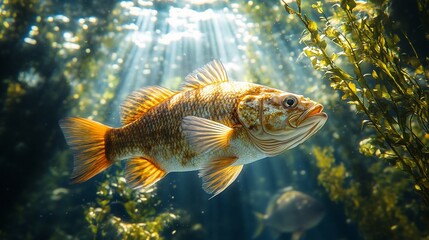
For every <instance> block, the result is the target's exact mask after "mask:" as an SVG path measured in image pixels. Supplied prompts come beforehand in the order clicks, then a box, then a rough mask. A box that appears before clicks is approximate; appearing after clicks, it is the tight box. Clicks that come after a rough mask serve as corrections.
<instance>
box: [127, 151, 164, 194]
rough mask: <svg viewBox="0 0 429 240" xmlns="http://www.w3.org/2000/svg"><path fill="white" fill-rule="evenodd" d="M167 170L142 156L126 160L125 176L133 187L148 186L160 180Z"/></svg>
mask: <svg viewBox="0 0 429 240" xmlns="http://www.w3.org/2000/svg"><path fill="white" fill-rule="evenodd" d="M165 175H167V172H166V171H164V170H163V169H161V168H160V167H159V166H157V165H156V164H155V163H154V162H153V161H150V160H149V159H146V158H144V157H136V158H132V159H131V160H129V161H128V163H127V167H126V173H125V178H126V179H127V182H128V183H129V184H130V185H131V186H132V187H133V188H141V187H149V186H151V185H153V184H155V183H156V182H158V181H159V180H161V179H162V178H163V177H164V176H165Z"/></svg>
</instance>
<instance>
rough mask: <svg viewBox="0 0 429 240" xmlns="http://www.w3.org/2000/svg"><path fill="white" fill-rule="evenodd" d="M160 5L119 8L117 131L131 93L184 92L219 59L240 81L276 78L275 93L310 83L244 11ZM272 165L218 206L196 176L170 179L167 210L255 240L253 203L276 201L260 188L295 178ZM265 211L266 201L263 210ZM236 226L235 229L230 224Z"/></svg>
mask: <svg viewBox="0 0 429 240" xmlns="http://www.w3.org/2000/svg"><path fill="white" fill-rule="evenodd" d="M157 4H158V5H157V6H154V5H153V3H152V2H146V1H135V2H131V1H127V2H125V1H124V2H121V3H120V5H119V7H120V8H121V10H122V11H123V14H124V15H125V17H127V18H128V19H129V21H128V22H125V23H123V24H121V25H120V26H119V27H118V29H119V30H120V33H119V34H121V37H120V38H119V39H120V40H119V41H118V42H117V43H116V44H117V45H116V52H115V54H114V56H112V61H113V62H114V63H115V64H114V66H116V67H118V68H119V69H120V72H121V77H120V83H119V85H118V87H117V88H116V93H115V96H114V99H113V102H112V103H111V104H110V106H111V114H112V115H111V116H110V119H114V122H113V124H116V126H118V125H119V112H120V111H119V106H120V104H121V102H122V101H124V99H125V98H126V96H127V95H129V94H130V93H131V92H133V91H134V90H137V89H139V88H141V87H145V86H151V85H160V86H164V87H168V88H171V89H175V90H177V89H179V87H180V84H181V83H182V82H183V81H184V78H185V76H186V75H187V74H188V73H190V72H191V71H193V70H194V69H196V68H198V67H201V66H202V65H204V64H205V63H207V62H209V61H211V60H212V59H220V60H221V61H222V62H223V63H224V66H225V68H226V70H227V73H228V75H229V77H230V78H231V79H234V80H238V81H255V79H256V81H257V80H258V79H260V78H262V77H265V78H268V79H273V82H272V83H273V84H274V86H273V87H278V88H281V89H284V90H287V91H291V92H295V90H298V89H299V88H304V86H305V85H306V84H305V80H304V79H300V81H299V82H298V84H293V85H290V86H297V87H296V88H295V89H290V88H289V89H286V87H290V86H286V85H287V84H286V82H287V79H291V78H294V77H296V76H299V77H302V76H303V75H305V73H304V71H305V70H303V69H302V68H301V67H299V66H298V65H297V64H295V63H294V61H295V59H296V57H297V56H294V54H293V52H294V51H292V50H291V49H288V47H287V46H286V45H285V44H284V43H283V42H284V41H283V40H284V39H280V37H279V36H277V37H278V38H279V39H278V42H279V45H278V46H277V47H276V50H275V51H276V52H275V51H274V50H273V49H272V46H267V44H264V42H263V40H261V38H260V36H255V35H253V34H252V33H251V32H252V31H251V30H252V28H256V27H258V26H257V23H254V22H252V21H251V20H250V19H249V17H248V16H246V14H244V13H241V12H240V10H239V5H238V4H224V5H223V6H221V5H220V4H216V6H215V7H211V6H209V5H208V4H206V5H204V6H200V5H198V6H196V5H192V4H183V5H182V6H180V7H179V6H178V5H174V6H173V5H172V4H166V3H165V4H161V3H157ZM276 54H277V58H275V57H274V55H276ZM278 55H280V58H279V57H278ZM252 56H256V57H257V58H258V59H259V60H258V61H257V60H256V59H254V58H253V57H252ZM286 62H290V64H287V63H286ZM285 64H286V66H285ZM255 69H257V70H258V71H253V77H255V79H246V77H245V76H247V75H248V73H249V71H252V70H255ZM260 69H262V71H259V70H260ZM255 72H256V73H255ZM258 74H264V76H261V75H258ZM264 161H266V160H264ZM269 161H270V162H265V164H262V163H255V164H259V167H258V168H255V167H248V166H245V168H244V170H243V172H242V174H241V176H239V178H238V182H236V183H233V184H232V185H231V186H230V187H229V188H228V189H227V190H226V191H225V192H224V193H222V194H221V196H217V197H216V198H214V199H212V200H210V201H208V198H209V197H210V196H209V195H207V194H205V193H204V192H203V190H202V189H201V180H200V179H198V177H197V173H196V172H191V173H174V174H169V175H168V176H167V177H166V178H165V179H164V180H163V181H161V182H159V183H158V186H159V192H160V193H159V194H160V196H161V197H162V198H163V201H164V202H165V205H164V206H165V207H167V206H169V205H170V204H171V205H173V206H175V207H177V208H185V210H190V211H194V214H195V212H198V211H200V212H201V214H200V215H199V216H198V217H197V219H196V220H197V221H200V222H201V223H203V227H204V228H205V229H206V232H207V233H209V234H210V236H209V238H210V239H221V238H223V239H226V238H225V237H226V236H224V233H225V232H224V231H227V232H228V231H233V232H234V236H235V237H249V236H251V234H252V232H253V229H252V228H251V226H254V225H252V224H254V222H255V221H254V216H253V211H254V209H252V208H251V207H252V206H253V205H254V204H253V202H255V201H258V200H260V199H263V200H267V199H268V197H269V195H268V192H267V191H266V190H267V189H264V190H265V192H263V191H261V190H260V189H259V190H258V189H257V186H255V183H258V181H260V179H262V180H263V182H265V183H266V184H265V185H263V186H268V187H269V188H271V190H272V189H274V188H275V187H278V185H279V184H277V183H278V181H282V179H283V177H284V175H285V174H291V172H290V169H285V168H284V166H282V165H281V161H278V162H277V163H276V162H274V161H273V160H272V159H271V160H269ZM288 171H289V172H288ZM285 184H287V183H285ZM256 191H260V192H262V193H261V194H263V195H264V194H265V195H264V196H265V197H261V198H258V197H254V196H255V195H256V196H257V195H258V193H255V192H256ZM253 198H254V199H253ZM255 199H256V200H255ZM252 204H253V205H252ZM265 204H266V202H265V201H262V203H258V205H261V206H262V205H265ZM211 221H216V222H211ZM230 222H234V223H235V225H229V224H231V223H230ZM225 227H226V228H227V229H228V230H225ZM228 234H230V233H228ZM234 236H229V237H231V238H233V237H234Z"/></svg>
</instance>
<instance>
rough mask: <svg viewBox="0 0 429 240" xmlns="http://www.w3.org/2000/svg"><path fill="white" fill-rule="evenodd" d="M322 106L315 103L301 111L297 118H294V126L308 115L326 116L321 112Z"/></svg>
mask: <svg viewBox="0 0 429 240" xmlns="http://www.w3.org/2000/svg"><path fill="white" fill-rule="evenodd" d="M322 111H323V106H322V104H315V105H314V106H312V107H310V108H308V109H307V110H306V111H305V112H303V113H302V114H301V115H300V116H299V117H298V119H297V120H296V126H299V125H301V123H302V122H304V121H305V120H306V119H308V118H310V117H328V115H326V113H324V112H322Z"/></svg>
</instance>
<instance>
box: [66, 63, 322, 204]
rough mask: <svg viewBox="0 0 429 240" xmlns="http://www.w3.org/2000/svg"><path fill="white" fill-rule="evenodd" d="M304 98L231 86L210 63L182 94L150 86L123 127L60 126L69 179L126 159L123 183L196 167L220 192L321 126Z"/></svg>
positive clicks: (317, 111) (318, 111)
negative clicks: (70, 157) (68, 153)
mask: <svg viewBox="0 0 429 240" xmlns="http://www.w3.org/2000/svg"><path fill="white" fill-rule="evenodd" d="M322 110H323V106H322V105H321V104H319V103H316V102H313V101H311V100H309V99H308V98H304V97H303V96H300V95H296V94H293V93H288V92H283V91H280V90H277V89H274V88H269V87H265V86H261V85H257V84H253V83H248V82H234V81H229V80H228V77H227V74H226V72H225V69H224V67H223V65H222V63H221V62H219V61H217V60H214V61H212V62H210V63H208V64H207V65H205V66H204V67H202V68H200V69H197V70H195V71H194V72H192V73H191V74H189V75H188V76H187V77H186V82H185V83H184V86H183V87H182V89H181V90H180V91H171V90H168V89H166V88H163V87H148V88H144V89H141V90H137V91H136V92H134V93H132V94H131V95H130V96H129V97H128V99H127V100H126V101H125V102H124V104H123V105H122V123H123V124H124V126H123V127H120V128H111V127H108V126H105V125H103V124H101V123H98V122H95V121H91V120H88V119H83V118H66V119H64V120H61V121H60V126H61V128H62V130H63V132H64V135H65V138H66V140H67V143H68V145H69V146H70V147H71V149H72V151H73V153H74V158H75V161H74V170H73V174H72V181H73V182H75V183H79V182H84V181H86V180H88V179H90V178H92V177H93V176H95V175H96V174H98V173H99V172H101V171H103V170H105V169H106V168H108V167H109V166H110V165H112V164H113V163H114V162H116V161H119V160H122V159H130V160H129V161H128V162H127V166H126V179H127V181H128V182H129V183H130V184H131V185H132V186H133V187H147V186H149V185H152V184H154V183H156V182H157V181H159V180H160V179H162V178H163V177H164V176H165V175H166V174H167V173H169V172H181V171H193V170H199V176H200V177H201V178H202V179H203V188H204V190H205V191H206V192H207V193H210V194H214V195H213V196H215V195H217V194H219V193H220V192H222V191H223V190H224V189H225V188H227V187H228V186H229V185H230V184H231V183H232V182H233V181H234V180H235V179H236V178H237V176H238V175H239V174H240V171H241V170H242V168H243V165H244V164H248V163H251V162H254V161H256V160H259V159H262V158H265V157H267V156H275V155H278V154H280V153H281V152H283V151H285V150H287V149H291V148H293V147H295V146H297V145H298V144H300V143H302V142H304V141H305V140H306V139H308V138H309V137H310V136H312V135H313V134H314V133H316V132H317V131H318V130H319V129H320V128H321V127H322V126H323V125H324V124H325V122H326V120H327V115H326V114H325V113H324V112H322Z"/></svg>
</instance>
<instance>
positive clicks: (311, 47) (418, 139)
mask: <svg viewBox="0 0 429 240" xmlns="http://www.w3.org/2000/svg"><path fill="white" fill-rule="evenodd" d="M296 3H297V6H298V9H297V10H295V9H293V8H292V7H291V6H290V5H289V4H288V3H286V2H284V1H283V4H284V6H285V9H286V11H287V12H288V13H289V14H292V15H295V16H297V17H298V18H299V19H300V21H301V23H302V24H303V25H304V27H305V30H306V31H305V33H304V35H303V36H302V38H301V41H302V43H304V44H305V45H306V47H305V48H304V50H303V53H304V55H305V56H306V57H307V58H309V60H310V61H311V63H312V65H313V68H315V69H317V70H320V71H322V72H324V73H325V75H326V76H327V78H328V79H329V80H330V85H331V87H332V88H333V89H335V90H338V91H339V92H341V93H342V100H345V101H348V103H349V104H351V105H352V106H354V107H355V108H356V111H357V112H358V113H361V114H363V115H364V116H365V118H366V119H365V120H363V121H362V128H367V127H371V128H372V129H374V131H373V134H371V136H370V137H368V138H367V139H364V140H363V141H361V143H360V145H361V147H360V152H361V153H362V154H364V155H366V156H374V157H376V158H379V159H384V160H386V161H388V162H389V163H390V164H391V165H393V166H395V167H396V168H398V169H400V170H402V171H404V172H406V173H407V174H408V175H409V176H411V177H412V178H413V180H414V184H415V185H414V188H415V190H416V191H417V192H418V193H420V195H421V196H422V198H423V199H424V202H425V203H426V204H427V205H429V148H428V144H429V106H428V98H429V83H428V81H427V78H428V77H429V71H428V70H427V69H426V67H425V64H423V63H422V59H421V56H420V55H419V52H418V50H417V49H416V48H415V46H413V45H412V43H411V41H410V40H409V38H408V36H407V35H406V34H405V33H396V31H395V29H394V24H393V22H392V19H391V17H390V15H389V8H388V7H389V2H388V1H375V2H362V1H359V2H355V1H354V0H342V1H341V2H340V3H335V4H334V3H329V4H330V5H329V6H330V7H331V9H333V11H332V12H330V11H326V10H325V9H326V7H327V6H325V5H324V4H322V2H317V3H315V4H313V5H312V8H314V9H315V10H316V11H317V13H318V16H319V17H320V22H316V21H313V20H311V19H310V18H309V17H308V16H307V15H306V14H304V13H303V11H302V8H301V1H300V0H298V1H296ZM421 4H424V3H423V2H421ZM420 12H421V14H423V15H425V14H426V19H427V18H428V17H429V16H427V14H428V12H427V11H426V12H425V11H424V8H420ZM327 14H331V16H328V15H327ZM403 42H405V43H407V44H408V46H409V47H410V48H411V49H412V54H405V53H404V52H403V51H401V48H399V43H403Z"/></svg>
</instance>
